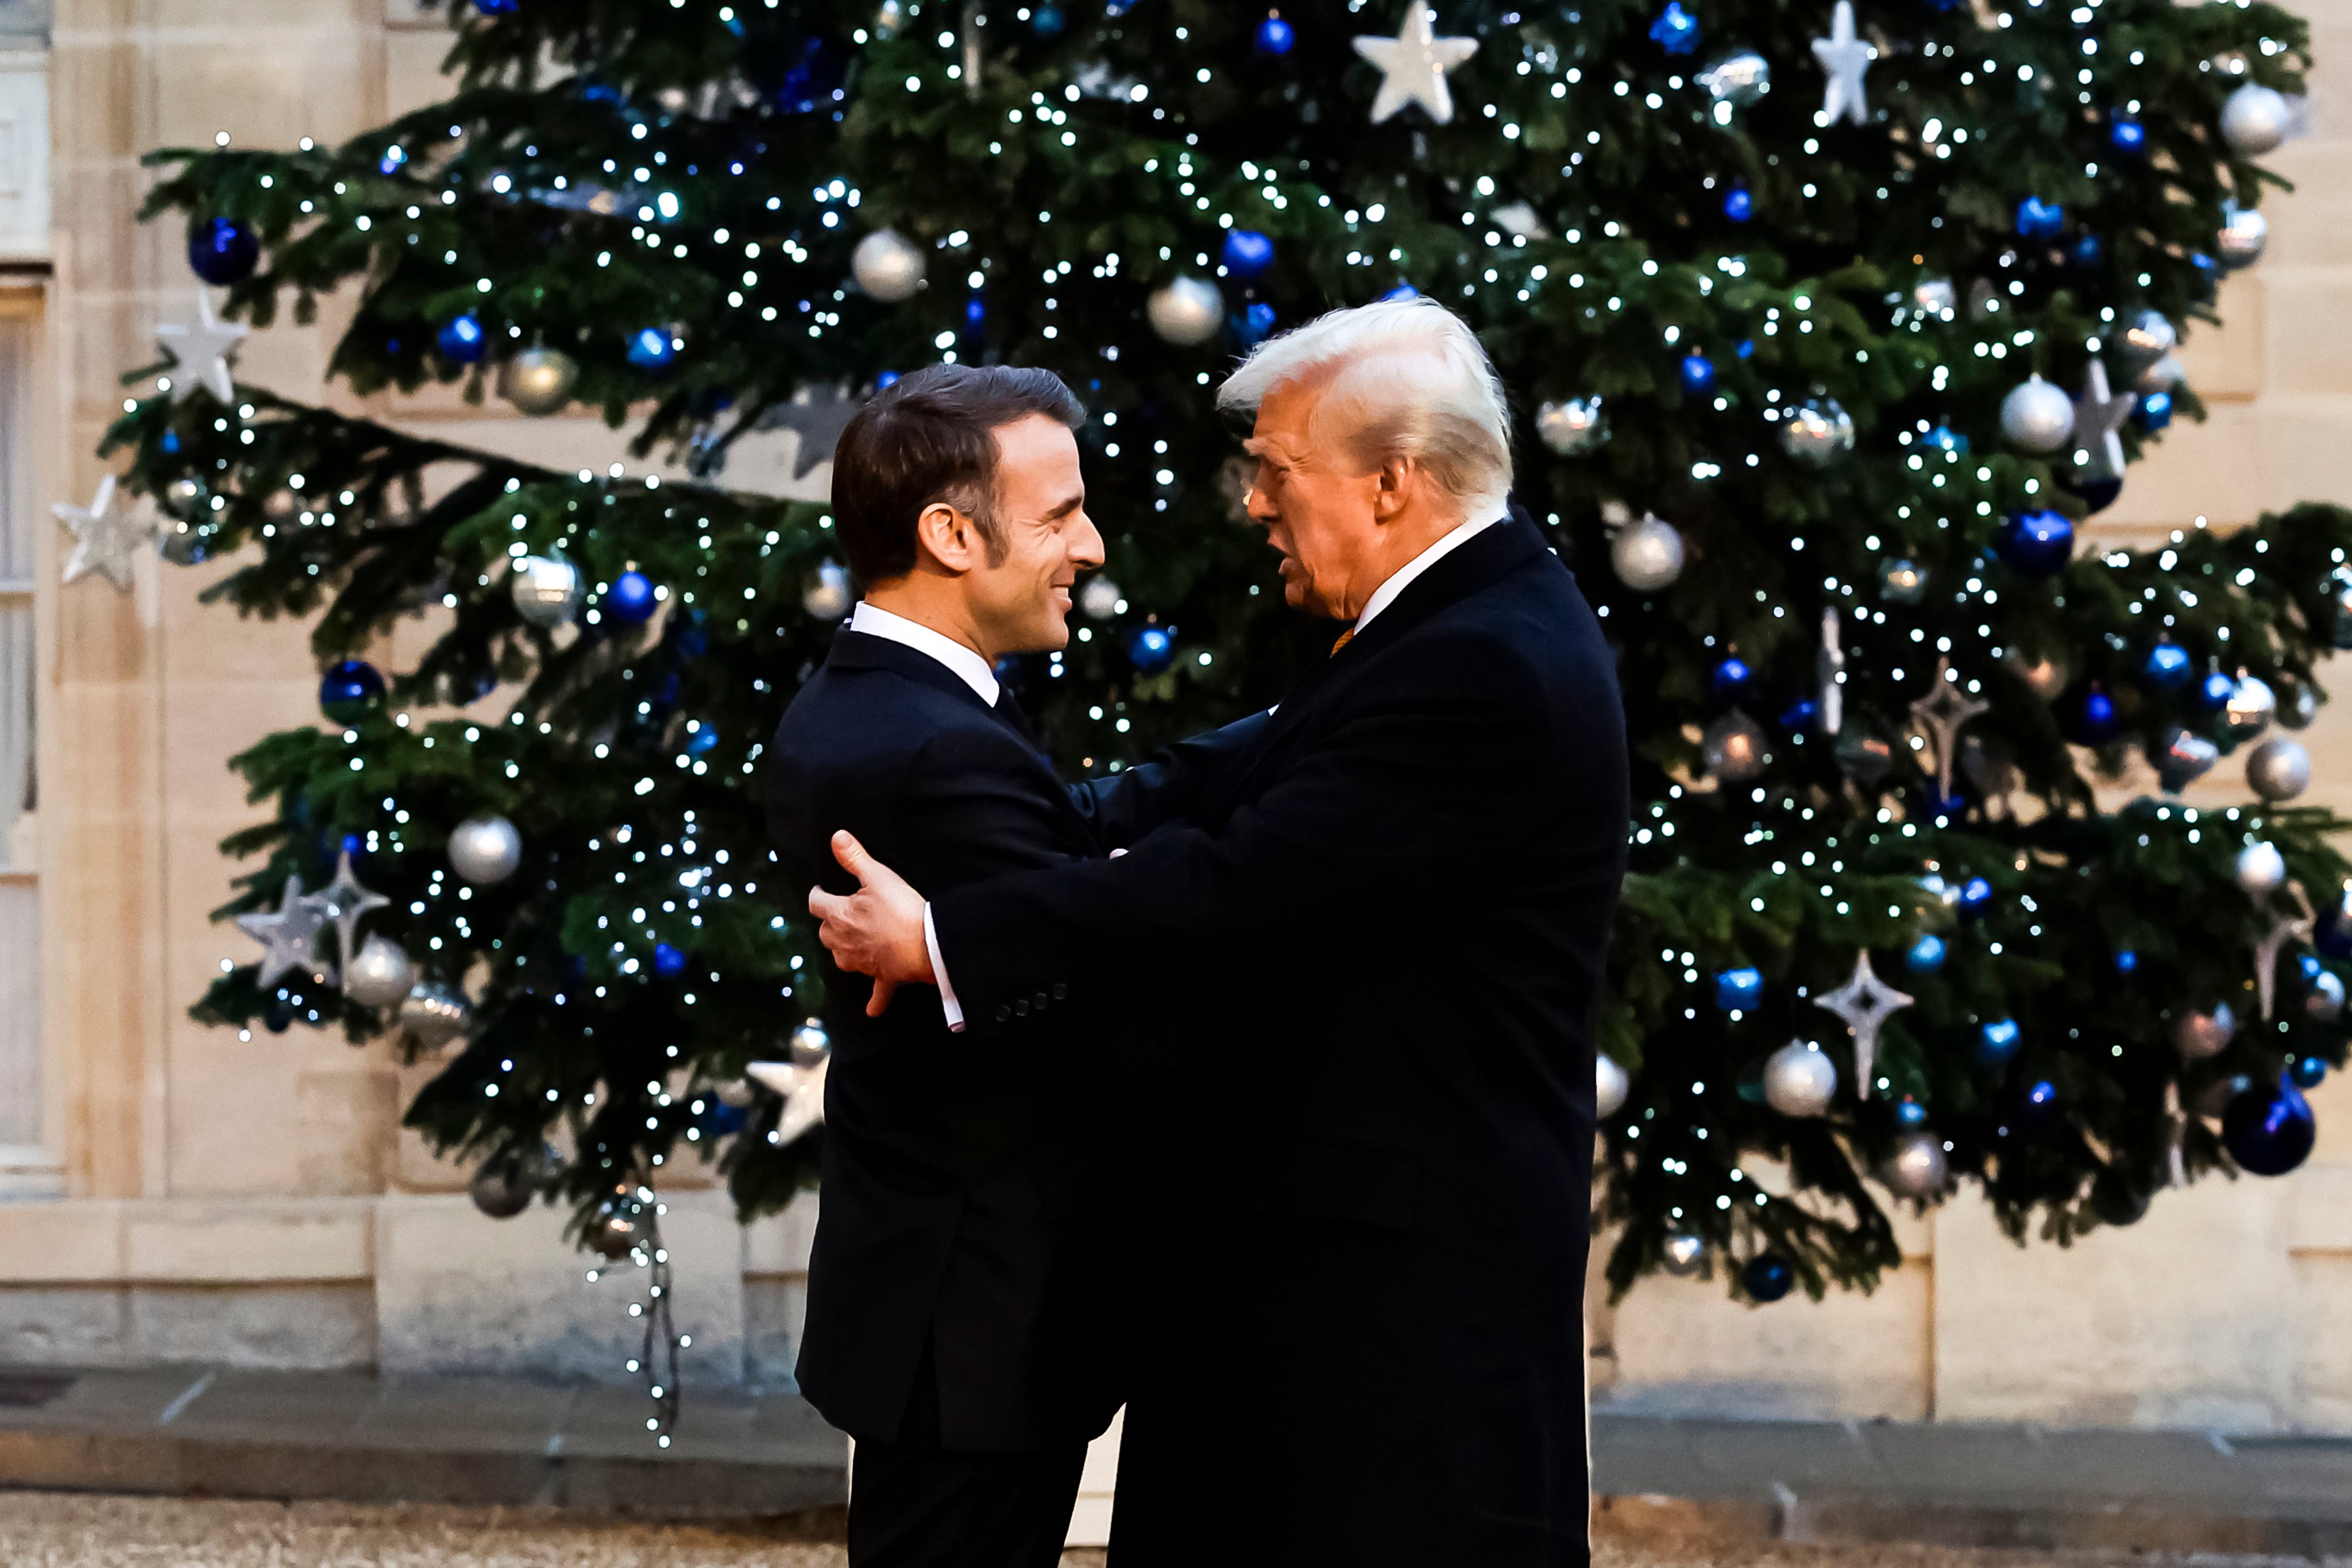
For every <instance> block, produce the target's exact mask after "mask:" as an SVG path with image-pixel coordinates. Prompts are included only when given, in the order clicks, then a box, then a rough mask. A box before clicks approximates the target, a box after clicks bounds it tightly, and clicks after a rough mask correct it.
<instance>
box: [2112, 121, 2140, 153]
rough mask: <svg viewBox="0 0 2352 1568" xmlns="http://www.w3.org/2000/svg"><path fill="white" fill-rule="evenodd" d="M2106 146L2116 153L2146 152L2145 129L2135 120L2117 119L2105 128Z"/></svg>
mask: <svg viewBox="0 0 2352 1568" xmlns="http://www.w3.org/2000/svg"><path fill="white" fill-rule="evenodd" d="M2107 144H2108V145H2109V146H2111V147H2113V148H2114V149H2115V150H2116V152H2118V153H2145V152H2146V151H2147V126H2145V125H2142V124H2141V123H2140V122H2139V121H2137V120H2130V119H2124V118H2120V117H2119V118H2117V119H2116V121H2115V122H2114V123H2113V124H2111V125H2109V126H2108V127H2107Z"/></svg>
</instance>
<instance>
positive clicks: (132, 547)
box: [49, 474, 155, 593]
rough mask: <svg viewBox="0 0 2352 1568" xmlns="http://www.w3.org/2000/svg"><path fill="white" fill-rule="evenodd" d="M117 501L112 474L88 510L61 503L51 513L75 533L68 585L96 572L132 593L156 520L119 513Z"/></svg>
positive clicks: (131, 512) (100, 485)
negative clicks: (115, 504) (140, 554)
mask: <svg viewBox="0 0 2352 1568" xmlns="http://www.w3.org/2000/svg"><path fill="white" fill-rule="evenodd" d="M114 500H115V484H114V476H113V475H112V474H109V475H107V476H106V477H105V478H104V479H100V480H99V481H98V494H97V495H96V496H94V497H92V498H91V500H90V503H89V505H88V506H75V505H72V504H71V503H70V502H67V501H59V502H58V504H57V505H55V506H53V507H51V508H50V509H49V510H51V511H53V512H55V513H57V517H58V521H59V522H62V523H64V524H65V525H66V526H67V527H68V528H69V529H71V530H72V531H73V536H74V547H73V553H72V554H71V555H69V556H68V557H67V558H66V571H65V580H66V581H67V582H68V583H78V582H79V581H81V579H83V578H84V577H87V576H89V574H91V573H93V572H96V573H98V574H100V575H102V576H104V577H105V578H106V579H107V580H108V581H109V582H110V583H112V584H114V585H115V586H116V587H118V588H120V589H121V590H122V591H123V592H124V593H129V592H130V591H131V584H132V582H133V580H134V574H135V573H136V572H137V570H138V561H139V551H140V548H141V547H142V546H143V545H144V544H145V543H146V542H148V541H149V540H150V539H152V538H153V537H154V536H155V520H154V519H152V518H151V517H148V516H145V515H144V514H142V513H140V512H137V511H135V510H127V509H126V510H121V511H117V510H115V506H114Z"/></svg>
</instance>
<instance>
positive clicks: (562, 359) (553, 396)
mask: <svg viewBox="0 0 2352 1568" xmlns="http://www.w3.org/2000/svg"><path fill="white" fill-rule="evenodd" d="M579 380H580V362H579V361H577V360H575V359H573V358H572V356H571V355H570V354H568V353H564V352H563V351H562V350H561V349H549V348H528V349H525V350H523V351H522V353H519V354H517V355H515V356H514V358H512V359H510V360H509V361H507V363H506V364H505V365H504V366H503V367H502V368H501V369H500V370H499V396H501V397H503V398H505V399H506V400H507V401H508V402H509V403H511V404H513V405H515V406H516V407H517V408H519V409H520V410H521V411H522V412H523V413H525V414H529V415H532V416H544V415H549V414H554V413H558V412H560V411H561V410H562V407H563V405H565V404H567V403H569V402H571V401H572V387H573V386H574V385H575V384H578V382H579Z"/></svg>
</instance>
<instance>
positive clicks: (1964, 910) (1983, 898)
mask: <svg viewBox="0 0 2352 1568" xmlns="http://www.w3.org/2000/svg"><path fill="white" fill-rule="evenodd" d="M1959 902H1960V918H1961V919H1962V920H1966V921H1980V920H1982V919H1984V918H1985V916H1987V915H1989V914H1990V913H1991V912H1992V884H1991V883H1990V882H1988V881H1986V880H1985V879H1983V878H1982V877H1970V878H1969V879H1968V880H1967V881H1965V882H1963V883H1961V884H1960V900H1959Z"/></svg>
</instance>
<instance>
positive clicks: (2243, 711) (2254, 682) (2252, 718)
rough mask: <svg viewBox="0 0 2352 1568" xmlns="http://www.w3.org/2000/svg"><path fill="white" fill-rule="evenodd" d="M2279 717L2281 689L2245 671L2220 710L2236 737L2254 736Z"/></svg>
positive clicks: (2226, 724) (2247, 737)
mask: <svg viewBox="0 0 2352 1568" xmlns="http://www.w3.org/2000/svg"><path fill="white" fill-rule="evenodd" d="M2277 717H2278V693H2276V692H2275V691H2273V690H2272V689H2271V686H2270V682H2269V681H2267V680H2264V679H2262V678H2261V677H2259V676H2253V675H2242V676H2240V677H2238V684H2237V685H2236V686H2235V687H2233V688H2231V691H2230V700H2229V702H2228V703H2227V704H2226V705H2224V706H2223V708H2222V710H2221V722H2222V723H2223V725H2224V726H2225V727H2226V728H2227V729H2228V730H2229V731H2230V734H2231V737H2232V738H2233V739H2236V740H2241V741H2248V740H2252V738H2253V737H2255V736H2256V735H2259V734H2261V733H2262V732H2263V731H2264V730H2267V729H2269V728H2270V722H2271V721H2272V720H2273V719H2275V718H2277Z"/></svg>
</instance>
